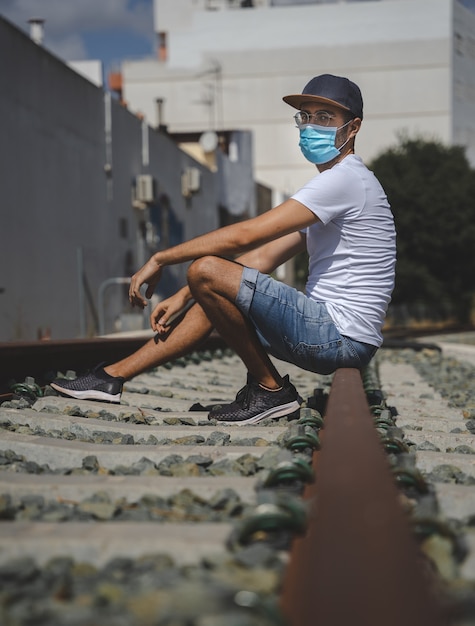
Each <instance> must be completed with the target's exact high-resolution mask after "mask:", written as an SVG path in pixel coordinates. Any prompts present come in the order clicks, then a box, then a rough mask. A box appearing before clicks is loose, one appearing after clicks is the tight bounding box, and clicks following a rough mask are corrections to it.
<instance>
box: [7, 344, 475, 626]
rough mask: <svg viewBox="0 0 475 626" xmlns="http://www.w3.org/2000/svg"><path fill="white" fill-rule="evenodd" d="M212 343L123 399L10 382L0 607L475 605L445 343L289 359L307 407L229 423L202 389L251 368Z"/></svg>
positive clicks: (86, 613) (168, 616)
mask: <svg viewBox="0 0 475 626" xmlns="http://www.w3.org/2000/svg"><path fill="white" fill-rule="evenodd" d="M217 345H218V344H216V343H215V344H213V345H211V346H208V348H210V349H209V350H207V351H204V352H201V353H197V354H194V355H191V356H190V358H188V359H180V360H179V361H178V362H176V363H174V364H173V366H172V367H171V368H170V369H167V368H164V367H161V368H158V369H157V370H156V371H155V372H151V373H148V374H144V375H142V376H139V377H137V378H136V379H134V380H133V381H131V382H130V383H129V384H128V385H127V386H126V389H125V393H124V394H123V402H122V404H121V405H120V406H116V405H108V404H105V403H100V402H86V401H81V402H79V401H73V400H70V399H66V398H61V397H59V396H56V395H49V393H50V391H49V389H48V387H47V386H46V387H44V388H43V389H40V390H38V389H37V388H36V384H35V383H33V381H31V380H30V381H27V382H26V387H25V384H23V385H20V386H19V387H17V388H16V395H15V396H13V397H7V396H4V398H3V400H4V402H3V404H2V405H1V406H0V428H1V430H0V470H1V471H0V518H1V521H0V581H1V583H0V623H2V624H5V625H6V626H10V625H11V626H17V625H21V626H23V625H24V624H35V626H36V625H37V624H47V625H48V626H55V625H56V624H58V626H59V625H60V624H61V625H62V626H63V625H66V624H74V625H75V626H76V625H77V626H86V625H88V626H90V625H91V624H96V623H97V624H101V626H103V625H106V626H107V625H108V624H111V625H112V624H114V626H121V625H122V624H124V626H129V625H131V626H132V625H133V626H142V624H147V625H148V624H150V625H152V624H157V625H162V624H163V625H170V626H171V625H172V624H173V625H174V626H175V625H182V624H183V625H187V626H188V625H193V626H194V625H195V624H196V626H218V625H221V624H223V625H224V624H226V626H228V625H229V626H232V625H233V624H236V625H244V624H245V625H247V624H249V626H252V625H254V624H255V625H261V624H262V625H263V626H267V625H271V624H272V625H275V624H290V625H291V626H313V625H314V624H315V625H316V626H318V625H319V624H322V625H323V624H324V625H325V626H333V625H334V626H342V625H343V624H345V626H346V625H347V624H348V623H351V624H352V625H354V626H359V625H360V624H361V626H363V624H364V625H365V626H372V625H373V624H374V626H376V625H378V626H380V625H381V624H384V626H392V625H393V624H394V626H396V624H397V625H400V624H402V623H404V624H405V626H412V625H414V626H416V625H417V626H424V625H425V624H427V626H429V625H430V626H437V625H438V624H449V623H450V624H454V625H456V626H462V625H463V626H465V625H466V624H469V623H473V619H474V615H475V611H474V610H473V606H472V603H473V597H474V590H475V584H474V583H473V581H474V579H475V564H474V562H475V546H474V547H473V549H472V544H473V543H474V542H473V540H472V535H471V527H472V526H471V519H472V517H473V518H474V519H475V496H474V494H473V484H474V483H475V462H474V461H473V459H475V456H471V455H470V454H467V453H466V452H467V450H468V449H470V448H471V449H473V450H474V452H475V435H472V434H471V432H470V431H469V430H468V429H467V427H466V426H467V423H468V422H469V420H468V419H467V415H468V413H466V415H463V411H464V408H450V407H448V406H446V403H444V401H443V399H442V398H441V397H440V396H439V395H437V391H436V390H434V389H433V387H429V385H428V384H427V383H425V382H424V380H423V379H422V377H421V375H420V374H419V373H418V372H417V365H418V361H420V362H424V359H436V360H437V359H439V361H440V359H443V356H441V355H440V352H439V351H438V350H436V349H430V350H429V349H427V350H425V351H424V350H422V351H414V350H383V351H382V352H381V353H380V356H378V358H377V360H376V362H375V365H374V366H373V367H371V368H369V369H368V370H367V371H366V372H365V373H364V376H363V380H362V379H361V376H360V374H359V372H357V371H356V370H339V371H338V372H337V373H336V374H335V375H334V376H333V377H319V376H316V375H315V374H311V373H308V372H304V371H303V370H298V369H297V368H292V367H288V366H287V365H285V366H283V368H285V370H286V371H289V373H290V375H291V379H292V380H293V382H294V383H295V384H296V386H297V388H298V389H299V392H300V394H301V395H302V397H303V398H304V404H303V405H302V408H301V410H300V412H299V414H298V415H295V416H294V418H295V419H293V420H288V419H286V418H283V419H281V420H276V421H274V422H269V423H261V424H260V425H258V426H249V427H244V426H241V427H227V426H223V425H219V424H212V423H210V422H208V420H207V414H206V412H205V411H203V410H199V409H200V408H201V409H202V408H203V407H202V406H201V407H200V406H199V405H198V406H196V403H200V404H201V405H206V404H212V403H216V402H218V401H220V400H229V399H230V397H231V396H232V395H233V394H234V393H235V391H236V389H237V388H238V387H239V386H240V385H241V384H242V380H243V377H244V374H245V373H244V370H243V367H242V365H241V363H240V361H239V359H237V357H236V356H234V355H232V354H229V353H228V352H227V351H226V350H223V349H222V348H218V347H217ZM474 365H475V364H474ZM28 386H29V387H30V391H31V393H30V392H29V391H28V388H27V387H28ZM35 392H36V394H37V396H38V397H36V396H35ZM0 402H1V399H0ZM193 404H195V407H194V408H195V409H198V410H193V411H190V407H191V406H192V405H193ZM467 410H468V409H465V412H466V411H467ZM396 413H397V414H396ZM322 416H323V420H322ZM322 426H323V427H322ZM472 446H473V447H472ZM436 449H438V451H437V450H436ZM447 457H449V458H447ZM449 466H450V467H451V468H452V473H453V475H455V476H456V477H457V476H458V478H459V480H456V479H454V480H452V481H451V482H441V481H440V480H439V479H440V476H442V475H444V474H443V471H444V470H443V468H444V467H445V468H446V470H445V471H446V474H445V475H447V473H448V472H449V470H448V469H447V467H449ZM441 468H442V469H441ZM454 468H458V472H459V474H458V475H457V473H456V471H455V469H454ZM445 475H444V476H445ZM462 475H463V477H464V480H462V478H461V477H462ZM464 620H465V621H464ZM468 620H472V622H471V621H468Z"/></svg>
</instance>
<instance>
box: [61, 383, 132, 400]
mask: <svg viewBox="0 0 475 626" xmlns="http://www.w3.org/2000/svg"><path fill="white" fill-rule="evenodd" d="M50 386H51V387H52V388H53V389H56V391H59V392H60V393H64V394H65V395H67V396H69V397H70V398H76V400H102V401H104V402H113V403H115V404H119V403H120V396H121V395H122V394H120V393H117V394H115V395H112V394H110V393H106V392H105V391H95V390H94V389H89V390H88V391H74V390H73V389H64V388H63V387H60V385H58V384H57V383H51V385H50Z"/></svg>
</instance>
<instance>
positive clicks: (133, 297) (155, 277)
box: [129, 257, 163, 309]
mask: <svg viewBox="0 0 475 626" xmlns="http://www.w3.org/2000/svg"><path fill="white" fill-rule="evenodd" d="M162 269H163V267H162V266H161V265H160V264H159V263H157V261H155V259H154V257H151V258H150V259H149V260H148V261H147V263H145V265H144V266H143V267H141V268H140V269H139V271H138V272H136V273H135V274H134V275H133V276H132V278H131V280H130V287H129V302H130V304H131V305H132V306H139V307H140V308H141V309H144V308H145V307H146V306H147V300H146V298H147V299H148V300H150V298H151V297H152V295H153V292H154V291H155V287H156V285H157V283H158V281H159V280H160V277H161V275H162ZM142 285H148V287H147V290H146V292H145V298H144V297H143V296H142V294H141V293H140V288H141V287H142Z"/></svg>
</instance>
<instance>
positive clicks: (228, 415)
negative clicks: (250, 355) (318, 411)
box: [208, 375, 300, 424]
mask: <svg viewBox="0 0 475 626" xmlns="http://www.w3.org/2000/svg"><path fill="white" fill-rule="evenodd" d="M283 380H284V384H283V386H282V389H279V391H267V390H266V389H263V388H262V387H261V386H260V385H259V383H257V382H256V381H255V380H254V379H253V378H252V377H251V376H250V375H248V377H247V385H246V386H245V387H243V388H242V389H241V390H239V391H238V393H237V395H236V399H235V400H234V402H231V403H230V404H217V405H216V406H214V407H213V408H212V409H211V411H210V412H209V414H208V419H210V420H213V419H214V420H218V421H219V422H221V423H223V424H257V423H258V422H260V421H261V420H263V419H265V418H266V417H272V418H277V417H283V416H284V415H289V414H290V413H294V412H295V411H297V410H298V409H299V407H300V402H299V400H300V398H299V395H298V393H297V390H296V389H295V387H294V386H293V385H292V383H291V382H290V381H289V377H288V376H285V378H284V379H283Z"/></svg>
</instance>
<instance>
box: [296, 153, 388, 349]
mask: <svg viewBox="0 0 475 626" xmlns="http://www.w3.org/2000/svg"><path fill="white" fill-rule="evenodd" d="M292 197H293V198H294V199H295V200H298V201H299V202H301V203H302V204H303V205H305V206H306V207H307V208H308V209H310V210H311V211H312V212H313V213H315V215H316V216H317V217H318V218H319V219H320V220H321V221H320V222H316V223H315V224H312V225H311V226H309V227H308V228H307V229H306V235H307V250H308V254H309V257H310V258H309V277H308V281H307V287H306V291H307V295H308V296H309V297H310V298H313V299H314V300H318V301H323V302H325V304H326V306H327V309H328V312H329V313H330V315H331V317H332V319H333V321H334V322H335V325H336V326H337V328H338V330H339V331H340V333H341V334H342V335H346V336H347V337H350V338H351V339H355V340H356V341H362V342H364V343H369V344H371V345H374V346H380V345H381V343H382V341H383V337H382V334H381V328H382V325H383V321H384V317H385V314H386V310H387V307H388V304H389V301H390V299H391V293H392V290H393V287H394V268H395V263H396V232H395V228H394V220H393V215H392V213H391V209H390V207H389V203H388V200H387V198H386V194H385V193H384V190H383V188H382V187H381V185H380V183H379V181H378V180H377V178H376V177H375V176H374V174H373V173H372V172H370V170H368V168H367V167H366V166H365V165H364V163H363V161H362V160H361V159H360V158H359V157H358V156H356V155H353V154H352V155H349V156H347V157H345V158H344V159H343V160H342V161H340V163H337V164H336V165H334V166H333V167H332V168H331V169H329V170H326V171H324V172H322V173H321V174H317V176H315V177H314V178H312V180H310V181H309V182H308V183H307V184H306V185H305V186H304V187H302V189H300V190H299V191H297V193H295V194H294V195H293V196H292Z"/></svg>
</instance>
